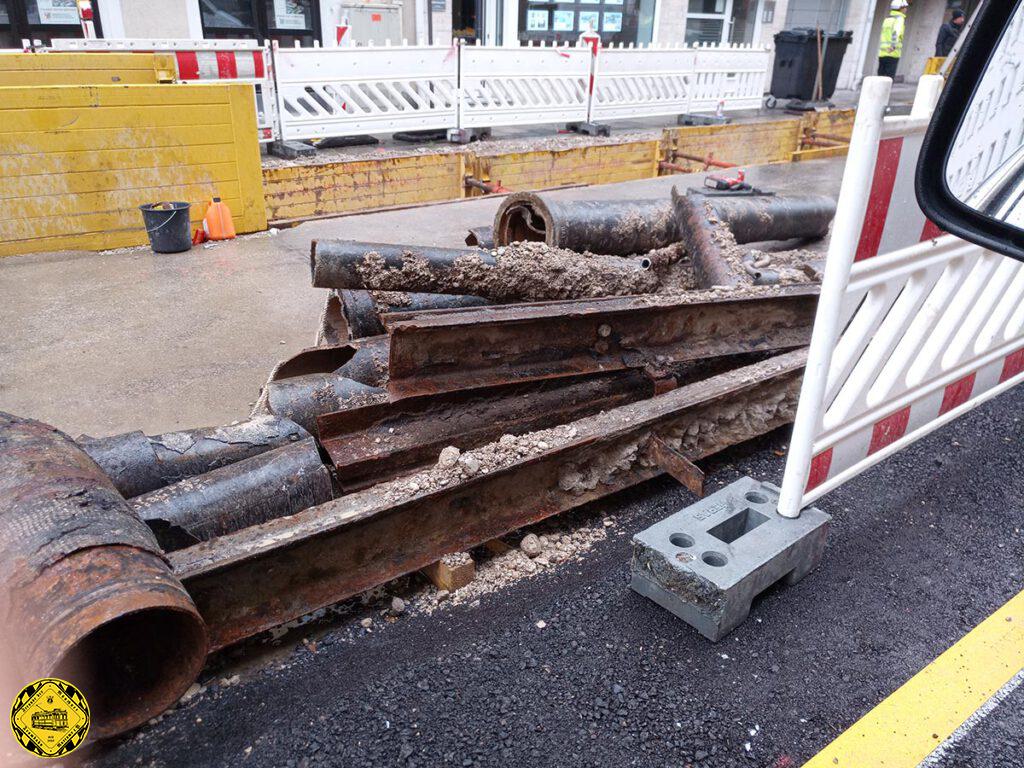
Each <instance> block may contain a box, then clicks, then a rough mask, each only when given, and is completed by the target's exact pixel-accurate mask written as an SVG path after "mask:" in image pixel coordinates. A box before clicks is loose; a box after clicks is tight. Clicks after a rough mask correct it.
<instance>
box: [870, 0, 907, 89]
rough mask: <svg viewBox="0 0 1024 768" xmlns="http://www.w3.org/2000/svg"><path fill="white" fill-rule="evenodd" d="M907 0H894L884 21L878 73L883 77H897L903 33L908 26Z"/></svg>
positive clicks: (901, 52)
mask: <svg viewBox="0 0 1024 768" xmlns="http://www.w3.org/2000/svg"><path fill="white" fill-rule="evenodd" d="M909 5H910V4H909V3H908V2H907V0H892V5H891V6H890V7H891V8H892V10H890V11H889V15H888V16H887V17H886V19H885V21H883V22H882V40H881V45H880V47H879V49H878V74H879V75H880V76H881V77H896V67H897V66H899V63H900V56H901V55H902V54H903V33H904V31H905V30H906V28H907V7H908V6H909Z"/></svg>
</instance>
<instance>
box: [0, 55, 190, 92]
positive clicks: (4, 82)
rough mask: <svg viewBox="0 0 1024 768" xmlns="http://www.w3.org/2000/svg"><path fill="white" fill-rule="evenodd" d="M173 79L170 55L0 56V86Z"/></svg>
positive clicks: (145, 82)
mask: <svg viewBox="0 0 1024 768" xmlns="http://www.w3.org/2000/svg"><path fill="white" fill-rule="evenodd" d="M174 76H175V66H174V56H172V55H171V54H169V53H0V86H15V87H17V86H34V85H111V84H121V85H156V84H157V83H163V82H171V81H173V80H174Z"/></svg>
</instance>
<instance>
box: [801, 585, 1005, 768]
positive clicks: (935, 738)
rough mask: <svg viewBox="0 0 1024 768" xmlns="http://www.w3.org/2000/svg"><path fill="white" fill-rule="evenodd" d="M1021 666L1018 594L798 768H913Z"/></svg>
mask: <svg viewBox="0 0 1024 768" xmlns="http://www.w3.org/2000/svg"><path fill="white" fill-rule="evenodd" d="M1022 669H1024V592H1021V593H1020V594H1019V595H1017V596H1016V597H1014V598H1012V599H1011V600H1010V601H1009V602H1007V603H1006V604H1005V605H1004V606H1003V607H1002V608H1000V609H999V610H998V611H996V612H995V613H993V614H992V615H991V616H989V617H988V618H987V619H985V620H984V621H983V622H981V624H979V625H978V626H977V627H975V628H974V629H973V630H971V631H970V632H969V633H968V634H967V635H966V636H964V637H963V638H961V639H960V640H959V641H958V642H957V643H956V644H955V645H954V646H953V647H951V648H950V649H949V650H947V651H945V652H944V653H943V654H942V655H941V656H939V657H938V658H937V659H935V661H933V662H932V663H931V664H929V665H928V666H927V667H925V668H924V669H922V670H921V671H920V672H918V673H917V674H916V675H914V677H912V678H911V679H910V680H909V681H907V682H906V683H905V684H904V685H903V686H902V687H900V688H899V689H898V690H896V692H895V693H893V694H892V695H891V696H889V698H887V699H886V700H885V701H883V702H882V703H881V704H879V705H878V706H877V707H875V708H874V709H873V710H871V711H870V712H868V713H867V714H866V715H864V717H862V718H861V719H860V720H858V721H857V722H856V723H854V724H853V726H851V727H850V728H849V729H848V730H847V731H845V732H844V733H843V734H841V735H840V736H839V738H837V739H836V740H835V741H833V742H832V743H831V744H829V745H828V746H827V747H825V749H823V750H822V751H821V752H819V753H818V754H817V755H815V756H814V757H813V758H811V760H810V761H809V762H807V763H806V764H805V767H804V768H913V767H914V766H917V765H918V764H920V762H921V761H922V760H924V759H925V758H926V757H928V755H930V754H931V753H932V752H933V751H934V750H935V748H936V747H938V746H939V745H940V744H941V743H942V742H943V741H945V740H946V739H947V738H949V736H950V735H951V734H952V733H953V732H954V731H955V730H956V729H957V728H959V727H960V726H961V725H962V724H963V723H964V721H965V720H967V718H969V717H970V716H971V715H972V714H973V713H974V712H975V711H977V709H978V708H979V707H981V706H982V705H983V704H985V702H986V701H988V700H989V699H991V698H992V696H993V695H994V694H995V693H996V692H997V691H998V690H999V689H1000V688H1002V687H1003V686H1004V685H1006V683H1008V682H1009V681H1010V679H1012V678H1013V676H1014V675H1016V674H1017V673H1018V672H1020V671H1021V670H1022Z"/></svg>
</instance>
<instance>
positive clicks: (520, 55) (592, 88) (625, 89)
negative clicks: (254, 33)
mask: <svg viewBox="0 0 1024 768" xmlns="http://www.w3.org/2000/svg"><path fill="white" fill-rule="evenodd" d="M53 49H54V50H62V51H125V50H132V51H139V52H154V51H155V52H168V53H173V54H174V56H175V61H176V64H177V72H178V80H179V81H181V82H190V81H195V80H203V81H205V80H237V81H239V82H252V83H253V84H254V85H256V101H257V112H258V115H259V126H260V131H261V138H262V140H270V139H271V138H281V139H285V140H302V139H319V138H327V137H330V136H354V135H360V134H373V133H394V132H396V131H412V130H454V129H460V128H483V127H500V126H511V125H532V124H543V123H583V122H591V123H597V122H600V121H604V120H616V119H626V118H638V117H657V116H665V115H679V114H684V113H688V112H715V111H731V110H739V109H756V108H757V107H759V106H760V105H761V100H762V98H763V94H764V89H765V86H766V83H767V78H768V60H769V54H768V51H766V50H764V49H761V48H753V47H751V46H749V45H732V44H727V45H720V46H706V45H702V46H692V47H691V46H686V45H683V46H643V47H629V48H623V47H618V46H609V47H606V48H598V49H596V50H594V49H592V48H591V47H590V45H589V44H588V43H586V42H578V43H577V44H576V45H560V46H551V45H525V46H518V47H511V46H509V47H494V46H479V45H457V46H450V47H449V46H421V45H412V46H411V45H407V44H405V43H404V42H403V43H402V45H395V46H392V45H390V44H385V45H382V46H374V45H370V46H365V47H338V48H320V47H319V46H315V47H312V48H300V47H294V48H283V47H278V46H277V45H276V44H274V45H272V46H261V45H259V44H258V43H257V42H255V41H253V40H144V39H128V40H96V39H90V40H81V39H59V40H54V44H53Z"/></svg>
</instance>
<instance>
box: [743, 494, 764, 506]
mask: <svg viewBox="0 0 1024 768" xmlns="http://www.w3.org/2000/svg"><path fill="white" fill-rule="evenodd" d="M743 498H745V499H746V500H747V501H749V502H750V503H751V504H767V503H768V497H767V496H765V495H764V494H763V493H758V492H757V491H747V494H746V495H745V496H744V497H743Z"/></svg>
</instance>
